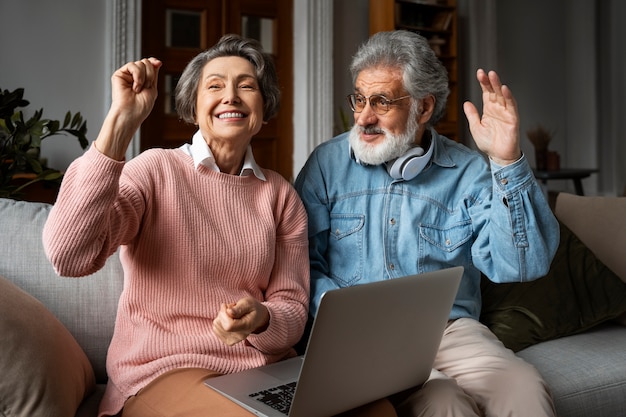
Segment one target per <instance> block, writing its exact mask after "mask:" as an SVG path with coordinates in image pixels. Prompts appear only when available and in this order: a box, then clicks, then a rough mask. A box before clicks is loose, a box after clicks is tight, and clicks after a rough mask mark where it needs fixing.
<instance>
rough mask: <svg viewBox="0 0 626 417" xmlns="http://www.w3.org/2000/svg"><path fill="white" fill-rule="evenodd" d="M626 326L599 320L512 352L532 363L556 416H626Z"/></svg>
mask: <svg viewBox="0 0 626 417" xmlns="http://www.w3.org/2000/svg"><path fill="white" fill-rule="evenodd" d="M623 346H626V329H625V328H624V327H621V326H617V325H614V324H609V323H606V324H603V325H600V326H598V327H596V328H594V329H592V330H589V331H587V332H584V333H581V334H577V335H573V336H567V337H563V338H560V339H556V340H551V341H548V342H545V343H540V344H537V345H534V346H530V347H528V348H527V349H524V350H522V351H520V352H518V353H517V354H518V355H519V356H520V357H522V358H523V359H524V360H526V361H527V362H529V363H531V364H533V365H535V367H536V368H537V369H538V370H539V372H540V373H541V375H542V376H543V378H544V380H545V381H546V383H547V384H548V386H549V387H550V390H551V391H552V397H553V398H554V405H555V407H556V412H557V415H558V416H567V417H589V416H593V417H615V416H626V402H625V401H624V398H626V379H624V375H626V349H623Z"/></svg>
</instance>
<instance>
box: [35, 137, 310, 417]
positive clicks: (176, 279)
mask: <svg viewBox="0 0 626 417" xmlns="http://www.w3.org/2000/svg"><path fill="white" fill-rule="evenodd" d="M263 173H264V174H265V176H266V178H267V181H261V180H259V179H258V178H256V177H255V176H254V175H250V176H233V175H226V174H222V173H217V172H214V171H211V170H210V169H207V168H205V167H203V166H200V167H199V168H198V169H197V170H196V169H195V168H194V166H193V161H192V159H191V157H190V156H188V155H186V154H185V153H183V152H182V151H181V150H178V149H174V150H164V149H158V150H156V149H155V150H150V151H146V152H144V153H143V154H141V155H140V156H138V157H136V158H134V159H133V160H131V161H130V162H128V163H122V162H117V161H114V160H111V159H109V158H107V157H106V156H104V155H103V154H101V153H100V152H98V151H97V150H96V149H95V147H93V146H92V148H90V149H89V150H88V151H87V152H86V153H85V154H84V155H83V156H82V157H80V158H79V159H77V160H76V161H75V162H74V163H72V165H71V166H70V167H69V169H68V171H67V173H66V175H65V178H64V180H63V185H62V187H61V191H60V194H59V197H58V200H57V202H56V204H55V206H54V208H53V209H52V211H51V213H50V216H49V218H48V221H47V223H46V226H45V228H44V234H43V240H44V246H45V249H46V253H47V255H48V257H49V259H50V261H51V262H52V264H53V266H54V268H55V270H56V271H57V273H58V274H60V275H63V276H84V275H88V274H91V273H94V272H95V271H97V270H98V269H100V268H102V266H103V265H104V263H105V261H106V259H107V258H108V257H109V256H110V255H111V254H113V253H114V252H115V250H116V249H117V248H118V247H119V246H120V245H121V252H120V259H121V262H122V265H123V267H124V273H125V284H124V290H123V292H122V295H121V300H120V303H119V307H118V314H117V321H116V323H115V332H114V335H113V339H112V341H111V345H110V348H109V352H108V356H107V372H108V376H109V383H108V385H107V390H106V393H105V395H104V398H103V400H102V403H101V405H100V413H101V415H110V414H115V413H117V412H118V411H119V410H120V409H121V408H122V407H123V404H124V401H125V400H126V398H128V397H129V396H131V395H133V394H135V393H136V392H137V391H138V390H139V389H141V388H142V387H143V386H145V385H146V384H147V383H149V382H150V381H151V380H153V379H154V378H155V377H157V376H159V375H161V374H163V373H165V372H167V371H170V370H172V369H175V368H182V367H195V368H206V369H211V370H214V371H218V372H221V373H231V372H236V371H240V370H243V369H245V368H251V367H257V366H260V365H263V364H266V363H270V362H275V361H278V360H280V359H284V358H286V357H289V356H293V355H294V351H293V349H291V348H290V346H293V345H294V344H295V343H296V342H297V341H298V339H299V338H300V336H301V334H302V332H303V329H304V324H305V322H306V319H307V313H308V300H309V260H308V243H307V219H306V213H305V211H304V208H303V205H302V203H301V201H300V200H299V198H298V196H297V194H296V193H295V191H294V190H293V188H292V187H291V185H290V184H289V183H288V182H287V181H285V180H284V179H283V178H282V177H281V176H280V175H278V174H277V173H275V172H273V171H268V170H264V171H263ZM244 296H253V297H255V298H257V299H258V300H261V301H262V302H264V304H265V305H266V306H267V308H268V309H269V311H270V317H271V318H270V324H269V327H268V328H267V330H265V331H263V332H262V333H259V334H255V335H250V336H249V337H248V338H247V339H246V340H245V341H243V342H241V343H238V344H236V345H234V346H227V345H226V344H224V343H222V342H221V341H220V340H219V339H218V338H217V337H216V336H215V335H214V333H213V330H212V321H213V319H214V317H215V316H216V315H217V313H218V311H219V307H220V304H221V303H224V302H234V301H237V300H238V299H240V298H242V297H244ZM95 308H97V307H95Z"/></svg>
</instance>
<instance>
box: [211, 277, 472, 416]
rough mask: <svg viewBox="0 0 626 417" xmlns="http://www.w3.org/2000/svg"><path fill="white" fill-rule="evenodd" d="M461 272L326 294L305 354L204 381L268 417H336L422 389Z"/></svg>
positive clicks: (397, 279) (376, 284)
mask: <svg viewBox="0 0 626 417" xmlns="http://www.w3.org/2000/svg"><path fill="white" fill-rule="evenodd" d="M462 274H463V267H454V268H449V269H444V270H440V271H435V272H428V273H424V274H418V275H411V276H407V277H402V278H394V279H389V280H384V281H379V282H373V283H367V284H361V285H355V286H352V287H346V288H341V289H336V290H331V291H328V292H326V293H325V294H324V295H323V296H322V298H321V301H320V305H319V309H318V314H317V316H316V317H315V320H314V322H313V327H312V329H311V334H310V337H309V341H308V344H307V347H306V351H305V354H304V355H302V356H298V357H295V358H291V359H287V360H284V361H281V362H277V363H273V364H270V365H265V366H262V367H260V368H254V369H248V370H246V371H243V372H238V373H233V374H227V375H223V376H219V377H216V378H209V379H207V380H206V381H205V384H206V385H207V386H209V387H210V388H212V389H214V390H216V391H217V392H219V393H221V394H222V395H224V396H226V397H228V398H229V399H231V400H232V401H234V402H236V403H238V404H239V405H241V406H242V407H244V408H245V409H247V410H248V411H250V412H252V413H254V414H256V415H258V416H263V417H285V416H290V417H293V416H297V417H322V416H332V415H335V414H339V413H341V412H344V411H347V410H351V409H354V408H356V407H359V406H361V405H364V404H367V403H369V402H372V401H374V400H377V399H380V398H383V397H386V396H389V395H391V394H395V393H398V392H400V391H403V390H405V389H408V388H412V387H417V386H420V385H421V384H423V383H424V382H425V381H426V379H428V377H429V375H430V372H431V369H432V365H433V362H434V359H435V355H436V353H437V350H438V349H439V344H440V343H441V337H442V335H443V330H444V328H445V325H446V323H447V320H448V317H449V315H450V310H451V308H452V303H453V301H454V299H455V296H456V293H457V290H458V287H459V283H460V281H461V276H462ZM291 397H293V398H291ZM286 399H287V400H288V401H287V403H286V404H285V400H286Z"/></svg>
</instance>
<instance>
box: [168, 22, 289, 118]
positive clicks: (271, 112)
mask: <svg viewBox="0 0 626 417" xmlns="http://www.w3.org/2000/svg"><path fill="white" fill-rule="evenodd" d="M229 56H238V57H241V58H244V59H247V60H248V61H250V63H251V64H252V65H253V66H254V69H255V71H256V77H257V80H258V82H259V89H260V90H261V96H262V97H263V120H264V121H267V120H269V119H271V118H272V117H274V116H276V114H277V113H278V109H279V107H280V87H279V85H278V75H277V74H276V67H275V65H274V60H273V58H272V55H271V54H269V53H267V52H264V51H263V47H262V46H261V44H260V43H259V42H258V41H256V40H254V39H248V38H242V37H241V36H239V35H233V34H228V35H224V36H222V38H221V39H220V40H219V41H218V42H217V43H216V44H215V45H214V46H212V47H211V48H209V49H207V50H206V51H204V52H201V53H200V54H198V55H196V57H195V58H193V59H192V60H191V61H190V62H189V64H187V66H186V67H185V70H184V71H183V74H182V75H181V77H180V80H179V81H178V84H177V85H176V91H175V99H176V111H177V112H178V115H179V116H180V118H181V119H183V120H184V121H185V122H188V123H195V122H196V101H197V98H198V85H199V83H200V78H201V77H202V70H203V69H204V66H205V65H206V64H207V63H208V62H209V61H211V60H213V59H215V58H221V57H229Z"/></svg>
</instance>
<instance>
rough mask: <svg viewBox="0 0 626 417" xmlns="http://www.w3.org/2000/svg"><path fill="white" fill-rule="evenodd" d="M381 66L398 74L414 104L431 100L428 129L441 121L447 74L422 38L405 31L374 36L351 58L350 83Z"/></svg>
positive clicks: (447, 91)
mask: <svg viewBox="0 0 626 417" xmlns="http://www.w3.org/2000/svg"><path fill="white" fill-rule="evenodd" d="M381 65H382V66H388V67H392V68H399V69H401V70H402V73H403V76H402V80H403V83H404V88H405V89H406V91H408V93H409V94H410V95H411V97H412V98H413V99H414V100H421V99H423V98H424V97H426V96H428V95H432V96H433V97H434V98H435V109H434V111H433V115H432V117H431V118H430V120H429V121H428V125H430V126H432V125H434V124H436V123H437V122H438V121H439V120H441V118H442V117H443V115H444V113H445V111H446V102H447V100H448V95H449V94H450V88H449V85H448V72H447V70H446V68H445V67H444V66H443V64H442V63H441V61H440V60H439V58H437V56H436V55H435V52H434V51H433V49H432V48H431V47H430V45H429V44H428V40H427V39H426V38H424V37H423V36H421V35H418V34H417V33H413V32H410V31H407V30H396V31H391V32H378V33H375V34H374V35H372V36H371V37H370V38H369V40H367V42H365V43H364V44H363V45H361V47H360V48H359V50H358V51H357V53H356V54H355V55H354V57H353V58H352V63H351V64H350V73H351V75H352V82H353V83H355V82H356V78H357V76H358V75H359V73H360V72H361V71H363V70H364V69H368V68H374V67H377V66H381Z"/></svg>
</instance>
